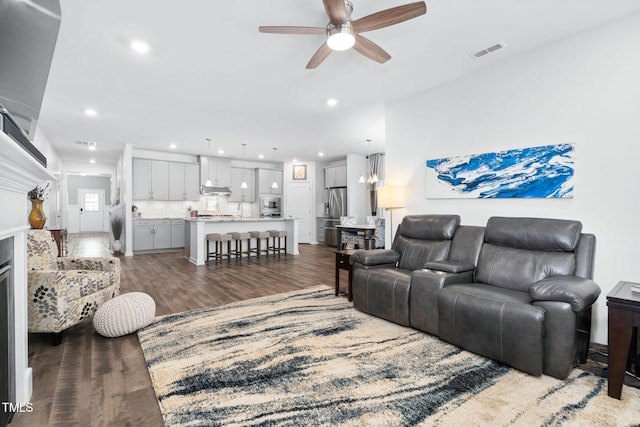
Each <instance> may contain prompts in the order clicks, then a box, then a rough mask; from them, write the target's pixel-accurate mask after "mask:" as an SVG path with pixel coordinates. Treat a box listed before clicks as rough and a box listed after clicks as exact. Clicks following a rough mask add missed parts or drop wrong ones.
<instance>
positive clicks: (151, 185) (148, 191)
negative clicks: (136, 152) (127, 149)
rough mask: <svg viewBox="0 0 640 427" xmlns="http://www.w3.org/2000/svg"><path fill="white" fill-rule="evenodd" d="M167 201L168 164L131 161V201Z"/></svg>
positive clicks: (151, 161)
mask: <svg viewBox="0 0 640 427" xmlns="http://www.w3.org/2000/svg"><path fill="white" fill-rule="evenodd" d="M168 199H169V162H166V161H162V160H148V159H133V200H168Z"/></svg>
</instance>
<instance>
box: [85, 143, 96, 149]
mask: <svg viewBox="0 0 640 427" xmlns="http://www.w3.org/2000/svg"><path fill="white" fill-rule="evenodd" d="M87 148H88V149H89V150H91V151H96V143H95V142H91V141H90V142H89V143H87Z"/></svg>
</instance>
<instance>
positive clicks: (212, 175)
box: [200, 156, 231, 187]
mask: <svg viewBox="0 0 640 427" xmlns="http://www.w3.org/2000/svg"><path fill="white" fill-rule="evenodd" d="M207 181H211V184H212V185H214V186H216V187H231V160H230V159H223V158H220V157H206V156H201V157H200V183H201V184H202V185H204V184H205V183H206V182H207Z"/></svg>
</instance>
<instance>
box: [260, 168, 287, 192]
mask: <svg viewBox="0 0 640 427" xmlns="http://www.w3.org/2000/svg"><path fill="white" fill-rule="evenodd" d="M257 181H258V192H259V193H260V194H282V171H281V170H278V169H258V179H257ZM274 182H275V183H276V184H277V185H276V188H274V186H273V183H274Z"/></svg>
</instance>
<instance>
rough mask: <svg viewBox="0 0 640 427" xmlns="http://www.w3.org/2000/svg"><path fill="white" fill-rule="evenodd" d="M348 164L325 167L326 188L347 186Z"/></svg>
mask: <svg viewBox="0 0 640 427" xmlns="http://www.w3.org/2000/svg"><path fill="white" fill-rule="evenodd" d="M346 186H347V165H342V166H329V167H327V168H325V169H324V188H331V187H346Z"/></svg>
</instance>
